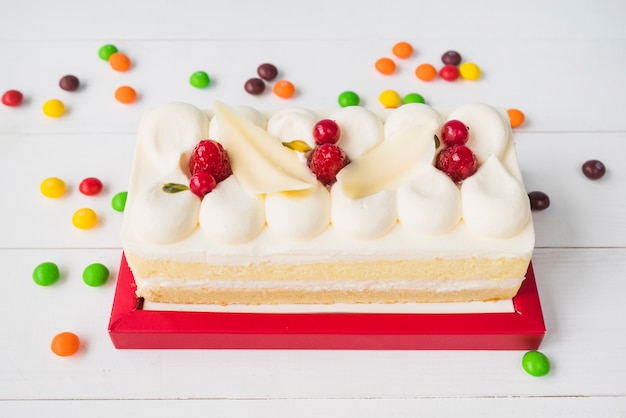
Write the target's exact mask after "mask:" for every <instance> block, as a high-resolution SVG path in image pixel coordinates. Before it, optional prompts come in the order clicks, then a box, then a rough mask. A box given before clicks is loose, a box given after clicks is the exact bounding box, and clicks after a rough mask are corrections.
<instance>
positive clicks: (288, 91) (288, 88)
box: [272, 80, 296, 99]
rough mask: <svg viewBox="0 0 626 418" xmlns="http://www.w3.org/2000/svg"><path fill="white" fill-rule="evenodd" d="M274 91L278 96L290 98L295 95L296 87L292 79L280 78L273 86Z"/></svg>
mask: <svg viewBox="0 0 626 418" xmlns="http://www.w3.org/2000/svg"><path fill="white" fill-rule="evenodd" d="M272 91H273V92H274V94H275V95H277V96H278V97H281V98H283V99H288V98H290V97H291V96H293V95H294V93H295V92H296V88H295V87H294V85H293V84H292V83H291V82H290V81H287V80H279V81H277V82H276V83H275V84H274V87H272Z"/></svg>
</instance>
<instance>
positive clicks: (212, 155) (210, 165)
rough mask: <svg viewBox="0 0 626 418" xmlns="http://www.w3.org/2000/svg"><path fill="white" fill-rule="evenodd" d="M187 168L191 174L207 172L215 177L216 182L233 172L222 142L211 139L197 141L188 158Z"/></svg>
mask: <svg viewBox="0 0 626 418" xmlns="http://www.w3.org/2000/svg"><path fill="white" fill-rule="evenodd" d="M189 170H190V171H191V175H192V176H193V175H194V174H196V173H199V172H207V173H209V174H211V175H212V176H213V177H214V178H215V181H216V183H219V182H221V181H223V180H225V179H226V178H228V176H230V175H231V174H233V170H232V169H231V167H230V158H228V153H227V152H226V150H224V147H222V144H220V143H219V142H217V141H214V140H212V139H205V140H202V141H200V142H198V145H196V147H195V148H194V150H193V154H191V159H190V160H189Z"/></svg>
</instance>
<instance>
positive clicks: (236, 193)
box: [196, 176, 265, 244]
mask: <svg viewBox="0 0 626 418" xmlns="http://www.w3.org/2000/svg"><path fill="white" fill-rule="evenodd" d="M196 200H199V199H197V197H196ZM199 222H200V228H201V229H202V231H203V232H204V233H205V234H206V235H207V236H209V237H211V238H212V239H214V240H216V241H218V242H220V243H223V244H241V243H244V242H248V241H250V240H252V239H254V238H255V237H256V236H257V235H259V233H260V232H261V230H262V229H263V227H264V226H265V209H264V205H263V197H262V196H258V195H254V194H252V193H249V192H247V191H246V190H245V189H244V188H243V187H241V185H240V184H239V182H238V181H237V179H236V178H235V176H230V177H228V178H227V179H226V180H224V181H223V182H221V183H220V184H218V185H217V187H216V188H215V189H213V191H211V193H209V194H207V195H205V196H204V199H202V205H201V206H200V214H199Z"/></svg>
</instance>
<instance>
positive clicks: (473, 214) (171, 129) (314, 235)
mask: <svg viewBox="0 0 626 418" xmlns="http://www.w3.org/2000/svg"><path fill="white" fill-rule="evenodd" d="M216 109H218V110H219V109H222V110H221V114H226V115H229V116H228V118H229V120H228V125H229V128H228V130H227V134H228V135H231V134H232V131H233V129H237V127H236V126H235V125H237V124H238V121H237V118H236V117H234V116H233V117H231V116H230V113H228V112H230V110H228V111H226V110H224V109H231V108H230V107H227V106H225V105H223V104H220V105H219V106H216ZM231 110H232V109H231ZM234 112H235V113H237V114H238V115H240V117H243V118H245V119H246V121H247V122H246V123H244V124H243V125H245V126H247V127H246V128H245V129H248V131H246V134H245V135H244V134H242V137H245V136H246V135H248V132H252V134H249V135H253V134H254V132H256V131H254V129H257V127H258V128H259V129H262V130H264V131H265V132H264V140H265V136H267V138H270V139H269V140H268V141H269V142H277V143H278V144H280V142H287V141H291V140H295V139H300V140H304V141H305V142H307V143H309V145H314V144H313V143H312V141H313V140H312V134H311V131H312V126H313V124H314V123H315V122H316V121H317V120H320V119H323V118H330V119H334V120H335V121H337V123H338V124H339V126H340V128H341V132H342V136H341V139H340V140H339V142H338V145H339V146H341V147H342V148H343V149H344V150H345V151H346V153H347V154H348V155H349V157H350V158H351V159H352V160H353V161H358V159H359V158H360V157H361V156H363V155H365V154H367V153H368V152H369V151H371V150H372V149H374V148H376V147H377V146H378V145H380V144H381V143H383V141H385V140H386V139H387V138H389V137H391V136H392V135H396V134H398V133H401V132H430V133H429V134H428V135H429V138H428V139H427V141H431V137H432V131H430V130H429V129H422V130H420V129H419V128H420V127H421V126H439V127H440V126H441V124H442V123H443V121H445V120H449V119H459V120H462V121H463V122H465V123H466V124H467V125H468V127H469V128H470V140H469V142H468V146H470V148H471V149H472V150H473V151H474V152H475V154H476V155H477V157H478V159H479V161H480V163H481V164H480V166H479V169H478V172H477V173H476V174H475V175H474V176H472V177H470V178H468V179H466V180H465V181H464V183H463V184H462V186H461V187H460V188H459V186H457V185H456V184H454V183H453V182H452V181H451V180H450V179H449V178H448V177H447V176H446V175H445V174H444V173H442V172H441V171H439V170H437V169H436V168H434V167H433V165H432V161H433V159H434V157H435V155H434V153H435V152H436V150H435V147H434V145H430V144H431V143H430V142H427V143H428V144H429V145H428V146H421V147H418V148H416V149H419V150H421V151H420V152H421V155H419V156H416V158H415V163H414V164H413V165H412V166H411V167H410V169H408V170H406V173H404V174H402V175H401V176H398V178H397V181H395V182H391V183H389V184H392V185H393V186H392V187H391V186H390V188H385V189H383V190H379V191H376V192H375V193H372V194H371V195H368V196H365V197H360V198H357V199H353V198H350V197H348V196H346V194H345V193H344V192H343V190H342V187H341V181H339V182H337V183H335V185H334V186H333V187H332V188H331V189H330V191H329V190H328V189H327V188H325V187H324V186H322V185H321V184H320V183H316V182H314V181H313V182H311V181H310V180H309V179H308V177H306V176H303V175H302V173H301V172H300V171H298V170H297V167H295V164H296V163H295V162H294V161H296V162H297V163H298V164H302V165H304V166H306V162H305V159H304V158H302V155H299V156H295V155H291V154H297V153H296V152H295V151H291V150H289V151H290V155H291V156H290V157H289V158H290V162H289V164H290V165H289V167H287V169H286V170H287V172H288V174H287V177H289V175H291V174H289V173H296V174H294V175H293V176H295V177H297V179H296V180H297V181H296V180H293V178H292V180H293V181H291V184H293V183H294V181H296V183H297V187H294V189H301V190H298V191H281V190H272V191H267V192H263V193H261V192H259V188H258V185H254V188H250V187H247V183H246V182H245V181H240V179H243V177H241V176H238V173H237V171H236V167H237V165H236V164H233V171H234V175H233V176H231V177H229V178H228V179H227V180H225V181H223V182H221V183H220V184H218V185H217V187H216V188H215V189H214V190H213V191H212V192H211V193H209V194H207V195H206V196H205V197H204V199H203V200H200V199H199V198H198V197H197V196H195V195H193V194H192V193H191V192H189V191H186V192H180V193H175V194H168V193H165V192H163V191H161V186H162V185H163V184H164V183H168V182H176V183H182V184H188V175H189V174H188V168H187V162H188V157H189V155H190V154H191V152H192V150H193V148H194V147H195V145H196V143H197V142H198V141H200V140H201V139H206V138H208V137H210V138H212V139H216V140H219V141H220V142H222V143H223V144H224V146H225V148H226V150H227V151H229V150H228V146H229V140H228V138H224V137H223V136H224V133H225V131H224V129H220V117H219V115H220V111H217V112H214V113H211V112H207V111H201V110H199V109H197V108H195V107H193V106H191V105H187V104H182V103H174V104H169V105H166V106H162V107H160V108H157V109H155V110H151V111H149V112H147V114H146V116H144V118H143V121H142V125H141V128H140V133H139V139H138V144H137V151H136V156H135V163H134V166H133V174H132V175H131V184H130V186H129V196H128V202H127V207H126V215H125V228H128V229H129V230H132V233H133V238H132V239H130V238H128V234H124V232H123V236H124V237H126V238H125V242H129V241H139V242H143V243H146V242H148V243H154V244H157V245H158V244H171V243H176V242H179V241H181V240H185V239H187V240H192V241H193V242H194V245H201V244H198V243H199V242H202V241H203V240H206V242H207V243H208V242H211V243H213V245H218V246H220V245H224V246H232V245H239V244H243V243H246V245H247V246H248V250H250V248H252V247H250V246H255V245H259V246H263V245H267V242H269V241H268V240H273V239H279V240H280V241H283V242H284V241H287V242H292V243H298V242H304V241H305V240H313V241H319V244H314V245H319V246H320V250H324V248H323V247H324V246H327V245H328V244H327V242H332V243H333V245H340V246H343V245H345V247H346V248H347V249H348V250H346V251H348V252H349V251H351V249H352V248H355V249H357V250H358V248H360V247H359V246H358V245H355V244H354V243H356V242H364V243H367V242H368V241H373V240H377V242H378V241H380V240H381V239H383V238H384V240H389V241H393V240H398V242H401V244H399V245H402V246H406V242H404V241H402V240H405V241H406V240H408V241H410V242H411V243H412V244H411V245H418V246H422V245H423V246H426V247H427V246H428V245H435V246H437V245H441V246H442V248H445V247H446V245H447V244H444V243H445V242H446V241H445V240H446V239H448V237H449V239H450V240H453V241H454V240H457V242H458V240H459V239H465V238H467V237H469V236H472V237H479V238H478V239H479V240H481V244H480V245H492V242H491V240H493V239H497V240H501V239H509V238H511V237H515V236H516V235H520V237H522V238H520V240H521V242H523V245H521V247H523V248H524V251H523V252H525V253H528V252H529V251H532V244H533V243H534V234H533V233H532V221H531V217H530V209H529V203H528V198H527V195H526V192H525V190H524V187H523V184H522V182H521V174H520V172H519V167H518V166H517V160H516V156H515V152H514V144H513V141H512V135H511V130H510V127H509V126H508V122H507V121H506V119H505V118H504V116H503V112H502V111H501V110H497V109H495V108H493V107H490V106H487V105H483V104H470V105H465V106H461V107H459V108H457V109H453V110H451V111H448V110H437V109H433V108H431V107H429V106H427V105H423V104H411V105H403V106H401V107H400V108H398V109H395V110H392V111H388V110H385V111H381V112H379V113H374V112H373V111H371V110H368V109H365V108H362V107H356V106H355V107H346V108H342V109H340V110H338V111H335V112H334V113H332V114H328V113H324V112H314V111H311V110H307V109H285V110H281V111H279V112H275V113H261V112H259V111H258V110H256V109H253V108H249V107H238V108H236V111H234ZM216 114H217V116H216ZM210 115H212V119H211V118H210ZM250 122H252V123H251V124H250ZM223 123H226V121H225V120H223V121H222V124H223ZM249 125H254V126H255V128H254V129H252V128H250V126H249ZM233 126H235V128H233ZM250 129H251V130H250ZM411 129H412V131H411ZM424 135H426V134H424ZM238 141H239V142H238V145H237V147H239V148H242V147H243V149H245V143H244V145H241V140H240V139H238ZM422 141H426V139H422ZM264 143H267V142H264ZM424 143H426V142H424ZM432 143H433V144H434V139H432ZM262 144H263V143H262ZM262 144H261V145H262ZM258 146H259V144H256V145H255V147H256V148H258ZM280 146H281V147H282V145H280ZM400 151H401V150H400ZM281 152H282V150H281ZM235 155H236V154H235ZM285 155H287V154H286V153H285ZM186 158H187V159H186ZM231 158H232V157H231ZM267 158H269V160H268V159H267ZM271 158H272V157H271V156H269V157H268V156H263V155H260V156H259V157H258V158H256V157H255V158H251V159H248V160H247V161H249V163H248V164H247V165H246V170H248V174H247V175H248V176H255V171H254V170H255V167H256V165H257V161H262V163H259V165H258V166H259V167H262V166H263V164H276V162H275V160H272V159H271ZM380 163H381V164H383V165H385V164H394V161H381V162H380ZM250 165H252V167H250ZM281 170H282V168H281V167H278V171H281ZM157 173H161V174H158V176H157V175H156V174H157ZM163 173H167V174H163ZM264 174H265V173H261V174H260V175H259V178H262V179H263V175H264ZM277 175H282V174H281V173H278V174H277ZM293 176H292V177H293ZM257 180H258V179H257ZM282 180H284V179H281V181H282ZM287 180H289V178H288V179H287ZM263 181H265V180H263ZM268 181H269V180H268ZM287 183H289V181H287V182H286V183H285V184H287ZM276 184H278V185H280V184H283V183H281V182H277V183H276ZM285 187H287V186H285ZM126 225H128V226H126ZM392 232H393V233H392ZM398 236H402V237H404V238H402V239H398V238H397V237H398ZM202 237H204V238H202ZM435 237H436V238H435ZM463 237H465V238H463ZM429 240H430V244H429ZM257 241H258V244H256V243H257ZM339 241H340V242H341V243H340V244H337V242H339ZM307 242H308V241H307ZM422 242H423V243H424V244H422ZM433 242H435V243H437V242H438V243H439V244H433ZM309 243H311V242H309ZM325 243H326V244H325ZM529 243H530V245H528V244H529ZM206 245H208V244H206ZM285 245H289V244H285ZM385 245H387V244H385ZM394 245H395V244H389V245H388V246H389V248H393V247H394ZM468 245H469V248H471V247H472V246H473V244H468ZM476 245H478V244H476ZM498 245H499V246H502V243H499V244H498ZM466 247H467V245H466ZM529 247H530V248H529ZM254 248H257V247H254ZM294 248H295V247H294ZM342 248H343V247H342ZM514 248H516V244H512V246H511V250H513V249H514ZM255 251H256V250H255ZM294 251H296V250H295V249H294ZM361 251H362V249H361ZM340 252H341V251H340Z"/></svg>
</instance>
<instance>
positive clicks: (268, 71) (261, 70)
mask: <svg viewBox="0 0 626 418" xmlns="http://www.w3.org/2000/svg"><path fill="white" fill-rule="evenodd" d="M256 72H257V74H258V75H259V77H261V78H262V79H263V80H265V81H272V80H273V79H275V78H276V76H277V75H278V69H277V68H276V66H274V64H270V63H268V62H266V63H265V64H261V65H259V66H258V68H257V69H256Z"/></svg>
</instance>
